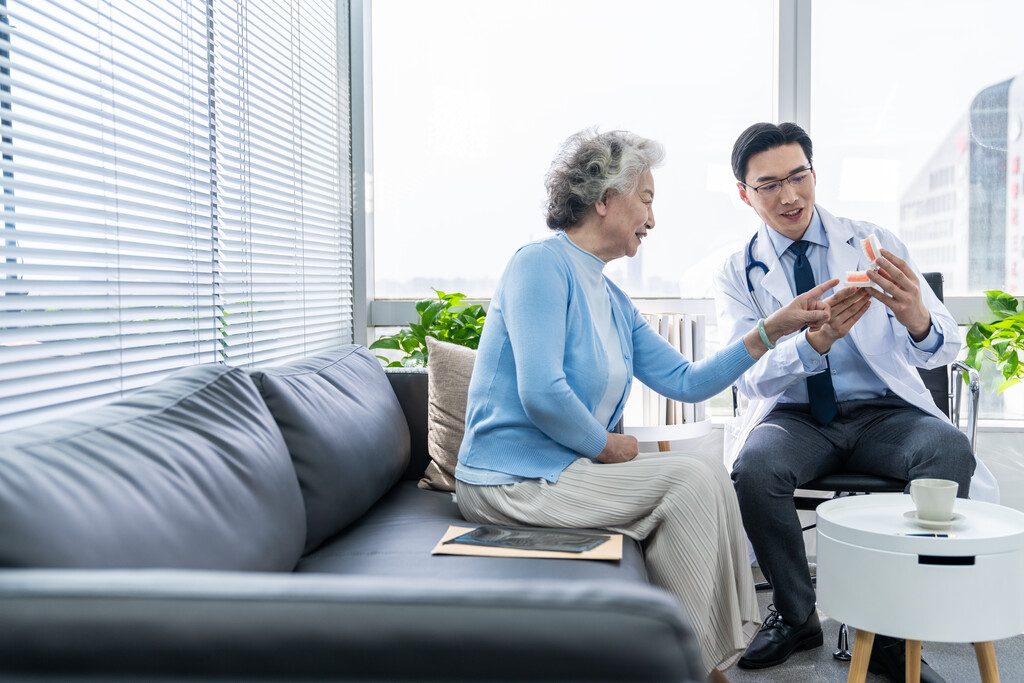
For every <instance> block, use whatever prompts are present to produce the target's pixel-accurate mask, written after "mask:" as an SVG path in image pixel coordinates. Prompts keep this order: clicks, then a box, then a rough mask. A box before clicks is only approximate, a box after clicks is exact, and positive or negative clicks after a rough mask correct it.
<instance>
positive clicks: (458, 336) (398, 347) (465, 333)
mask: <svg viewBox="0 0 1024 683" xmlns="http://www.w3.org/2000/svg"><path fill="white" fill-rule="evenodd" d="M434 293H435V294H436V295H437V298H436V299H423V300H421V301H417V302H416V314H417V315H418V316H419V320H418V321H417V322H413V323H409V325H408V327H403V328H402V329H401V330H399V331H398V332H397V333H395V334H389V335H384V336H382V337H380V338H379V339H378V340H377V341H375V342H373V343H372V344H370V348H371V349H392V350H395V351H402V352H404V353H405V354H406V355H405V356H403V357H401V358H399V359H398V360H390V359H388V358H386V357H384V356H377V357H378V358H380V359H381V360H382V361H383V362H384V363H385V364H386V365H387V367H389V368H391V367H424V366H426V364H427V337H434V338H435V339H439V340H441V341H446V342H450V343H452V344H458V345H459V346H468V347H469V348H471V349H475V348H476V347H477V346H478V345H479V344H480V332H481V331H482V330H483V327H484V318H485V316H486V315H487V314H486V313H485V311H484V308H483V306H481V305H480V304H468V303H463V300H464V299H465V294H462V293H461V292H454V293H452V294H447V293H445V292H442V291H441V290H438V289H435V290H434Z"/></svg>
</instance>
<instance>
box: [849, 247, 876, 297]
mask: <svg viewBox="0 0 1024 683" xmlns="http://www.w3.org/2000/svg"><path fill="white" fill-rule="evenodd" d="M872 236H873V235H872ZM864 241H865V242H867V240H864ZM874 285H875V283H874V282H872V281H871V280H870V279H869V278H868V271H866V270H848V271H846V279H844V280H843V286H844V287H873V286H874Z"/></svg>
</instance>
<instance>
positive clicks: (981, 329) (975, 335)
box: [966, 323, 991, 349]
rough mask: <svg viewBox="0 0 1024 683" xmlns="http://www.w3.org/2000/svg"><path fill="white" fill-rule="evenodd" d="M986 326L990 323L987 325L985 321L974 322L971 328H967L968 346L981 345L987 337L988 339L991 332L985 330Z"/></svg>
mask: <svg viewBox="0 0 1024 683" xmlns="http://www.w3.org/2000/svg"><path fill="white" fill-rule="evenodd" d="M986 327H988V325H985V324H983V323H974V324H973V325H971V329H969V330H967V337H966V341H967V347H968V348H971V349H973V348H976V347H978V346H980V345H981V344H982V343H983V342H984V341H985V340H986V339H988V337H989V334H991V333H986V332H985V328H986Z"/></svg>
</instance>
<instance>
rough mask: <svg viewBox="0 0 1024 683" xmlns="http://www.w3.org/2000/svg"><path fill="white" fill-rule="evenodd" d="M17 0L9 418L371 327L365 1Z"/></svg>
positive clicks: (1, 246) (45, 415) (78, 404)
mask: <svg viewBox="0 0 1024 683" xmlns="http://www.w3.org/2000/svg"><path fill="white" fill-rule="evenodd" d="M0 12H2V17H0V22H2V23H0V153H2V160H0V172H2V179H3V180H2V181H3V196H2V201H3V209H4V221H3V224H2V226H0V231H2V235H0V237H2V240H0V297H2V305H0V431H3V430H6V429H11V428H15V427H18V426H22V425H25V424H31V423H34V422H38V421H41V420H44V419H49V418H51V417H55V416H58V415H60V414H63V413H67V412H71V411H75V410H78V409H81V408H83V407H86V406H90V405H94V404H99V403H103V402H106V401H109V400H111V399H112V398H116V397H118V396H120V395H123V394H124V393H125V392H128V391H132V390H134V389H136V388H139V387H141V386H144V385H146V384H149V383H151V382H153V381H154V380H156V379H159V378H160V377H163V376H165V375H166V374H168V373H169V372H171V371H173V370H175V369H177V368H180V367H183V366H186V365H190V364H195V363H208V362H227V363H230V364H237V365H248V364H253V363H272V362H284V361H286V360H290V359H293V358H297V357H302V356H304V355H308V354H310V353H314V352H316V351H319V350H322V349H324V348H327V347H330V346H332V345H336V344H339V343H345V342H350V341H351V340H352V319H351V310H352V306H351V298H352V272H351V264H352V253H351V206H350V188H349V185H350V182H349V179H350V160H349V152H348V149H349V115H348V92H347V88H346V87H344V86H345V84H346V83H347V75H348V63H347V59H348V56H347V46H345V45H342V46H341V50H340V51H339V45H338V35H339V33H340V34H341V35H346V34H347V30H339V29H344V23H345V22H347V18H348V11H347V7H346V6H345V4H344V3H341V4H339V3H337V2H336V0H225V1H222V0H149V1H147V0H90V1H89V2H78V1H75V0H52V1H50V0H6V2H3V0H0ZM339 12H341V15H340V16H339V14H338V13H339ZM339 19H340V20H341V23H340V24H339Z"/></svg>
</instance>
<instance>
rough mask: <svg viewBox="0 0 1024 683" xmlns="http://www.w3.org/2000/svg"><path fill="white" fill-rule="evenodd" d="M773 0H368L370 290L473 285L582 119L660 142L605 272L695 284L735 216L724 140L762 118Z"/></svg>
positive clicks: (392, 293) (493, 267) (379, 293)
mask: <svg viewBox="0 0 1024 683" xmlns="http://www.w3.org/2000/svg"><path fill="white" fill-rule="evenodd" d="M774 12H775V8H774V3H772V2H765V1H764V0H731V1H728V2H707V3H692V2H676V1H675V0H661V1H657V0H637V1H634V2H621V1H617V0H616V1H611V0H606V1H600V0H558V1H557V2H553V1H551V0H517V1H515V2H479V1H478V0H436V1H432V2H421V1H419V0H374V2H373V3H372V31H373V33H372V45H373V58H372V64H373V133H374V143H373V155H374V179H373V180H374V254H375V261H374V268H375V294H376V297H377V298H422V297H425V296H430V295H431V291H430V288H431V287H436V288H439V289H442V290H446V291H453V290H455V291H462V292H465V293H466V294H469V295H471V296H477V297H488V296H490V295H491V293H492V291H493V287H494V285H495V284H496V282H497V279H498V277H499V275H500V274H501V271H502V269H503V268H504V266H505V263H506V262H507V260H508V259H509V257H510V256H511V255H512V253H513V251H514V250H515V249H516V248H518V247H519V246H521V245H522V244H524V243H526V242H528V241H530V240H534V239H540V238H542V237H545V236H547V235H548V234H550V231H549V230H548V229H547V227H546V226H545V224H544V215H543V213H542V210H541V204H542V203H543V201H544V187H543V177H544V174H545V172H546V171H547V169H548V164H549V163H550V161H551V158H552V157H553V156H554V153H555V151H556V149H557V147H558V145H559V143H561V141H562V140H564V139H565V138H566V137H567V136H568V135H570V134H571V133H574V132H576V131H578V130H580V129H583V128H586V127H589V126H598V127H600V128H601V129H611V128H625V129H629V130H632V131H634V132H636V133H639V134H641V135H645V136H647V137H652V138H655V139H657V140H659V141H660V142H662V143H663V144H664V145H665V146H666V148H667V151H668V156H667V159H666V163H665V165H664V166H663V167H662V168H661V169H659V170H657V171H656V172H655V184H656V188H657V200H656V202H655V217H656V219H657V226H656V228H655V230H654V231H653V232H652V234H651V237H650V239H649V241H647V242H646V243H645V245H644V247H643V249H642V250H641V252H640V255H639V256H638V257H637V258H635V259H620V260H619V261H616V262H614V263H613V264H611V265H610V266H609V268H608V271H607V272H608V274H609V275H610V276H611V277H613V278H614V279H615V280H616V281H618V282H619V283H620V284H622V285H623V286H624V287H625V288H626V290H627V291H629V292H630V294H633V295H634V296H644V295H646V296H685V297H700V296H710V290H709V285H710V273H711V272H712V270H713V269H714V268H715V267H716V266H717V265H718V264H719V263H720V262H721V261H722V260H723V258H724V257H725V255H726V254H727V253H728V252H730V251H732V250H735V249H736V248H737V247H736V245H737V244H740V243H741V242H743V241H745V236H747V235H748V234H749V233H751V232H753V230H754V227H755V225H754V224H755V222H756V219H755V217H754V215H753V213H752V212H750V210H749V209H747V208H746V207H743V208H744V209H746V211H740V210H739V209H737V207H736V203H737V202H738V198H737V197H736V190H735V182H734V181H733V179H732V174H731V172H730V170H729V155H730V152H731V149H732V143H733V141H734V140H735V139H736V136H737V135H739V133H740V131H742V130H743V128H745V127H746V126H747V125H749V124H751V123H753V122H755V121H763V120H771V118H772V116H773V105H774V101H773V97H774V92H775V76H774V74H775V73H776V71H775V69H776V63H775V59H774V55H775V48H774V41H775V35H776V34H775V25H776V21H775V14H774Z"/></svg>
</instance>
